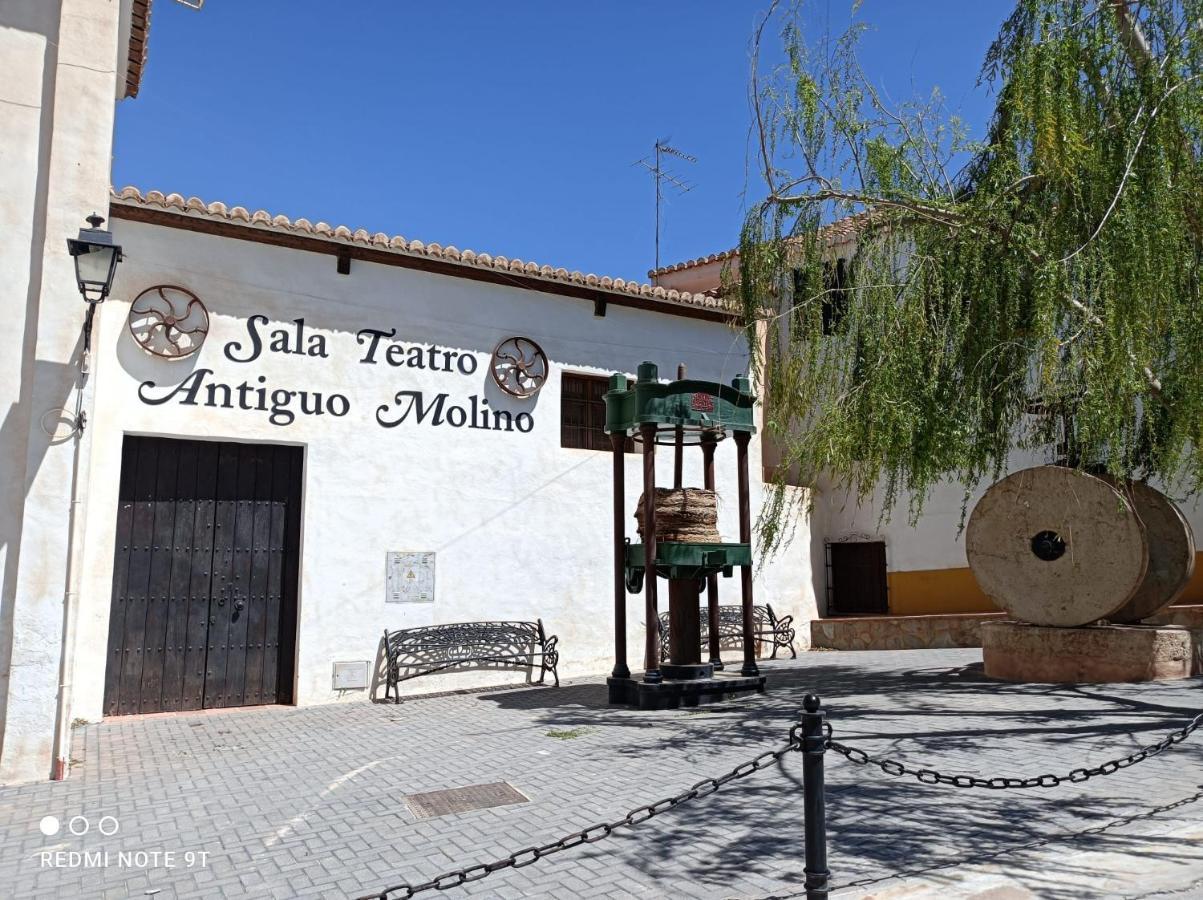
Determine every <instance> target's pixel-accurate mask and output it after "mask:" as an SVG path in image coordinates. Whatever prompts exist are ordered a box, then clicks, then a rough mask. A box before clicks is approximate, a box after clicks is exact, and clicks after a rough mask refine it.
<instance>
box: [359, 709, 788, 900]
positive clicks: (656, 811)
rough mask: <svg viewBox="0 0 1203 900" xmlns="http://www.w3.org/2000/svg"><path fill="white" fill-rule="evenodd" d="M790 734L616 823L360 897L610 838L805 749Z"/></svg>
mask: <svg viewBox="0 0 1203 900" xmlns="http://www.w3.org/2000/svg"><path fill="white" fill-rule="evenodd" d="M789 734H790V736H789V741H788V742H787V743H785V744H783V745H781V746H780V747H778V748H777V749H775V750H768V751H766V752H764V753H761V754H760V755H759V756H755V757H753V758H752V759H749V760H747V761H746V762H742V763H740V764H739V765H738V766H736V767H735V768H734V769H732V770H731V771H729V772H727V773H726V774H724V775H719V776H718V777H716V778H704V779H702V780H701V781H699V782H698V783H697V784H695V785H693V787H691V788H689V790H687V791H683V792H682V793H680V794H677V795H675V796H673V797H665V798H664V799H663V800H657V801H656V802H655V803H647V804H644V805H643V806H637V807H635V808H634V809H633V810H631V811H630V812H629V813H627V814H626V815H625V816H623V817H622V818H621V819H615V820H614V821H613V822H598V823H597V824H596V825H590V826H589V827H588V828H583V829H581V830H580V831H575V832H573V833H572V834H569V835H566V836H565V837H562V838H560V839H559V840H558V841H552V842H551V843H549V844H543V845H541V846H538V847H526V848H524V849H522V850H519V851H517V852H516V853H511V854H510V855H509V856H506V857H502V858H501V859H497V860H493V861H492V862H486V863H477V864H476V865H474V866H466V867H465V868H462V869H452V870H451V871H449V872H444V873H442V874H441V875H438V876H436V877H434V878H432V879H430V880H429V881H423V882H420V883H419V884H409V883H408V882H407V883H404V884H398V885H394V886H393V887H388V888H385V889H384V890H383V891H381V892H380V893H378V894H367V895H365V896H363V897H360V898H358V900H408V898H409V897H413V896H415V895H416V894H421V893H424V892H425V891H446V890H449V889H450V888H455V887H459V886H460V885H463V884H467V883H469V882H471V881H479V880H480V879H482V878H487V877H488V876H489V875H492V874H493V873H494V872H500V871H502V870H503V869H511V868H513V869H521V868H523V867H524V866H529V865H531V864H532V863H536V862H538V861H539V860H541V859H543V858H544V857H546V856H551V855H552V854H553V853H559V852H560V851H561V850H570V849H572V848H573V847H579V846H580V845H581V844H593V843H596V842H597V841H600V840H602V839H603V838H608V837H609V836H610V835H611V834H613V833H614V832H615V831H616V830H617V829H619V828H627V827H630V826H631V825H639V824H641V823H642V822H646V821H647V820H648V819H652V818H655V817H656V816H658V815H660V814H661V813H665V812H668V811H669V810H670V809H675V808H676V807H678V806H680V805H682V804H683V803H689V802H690V801H691V800H699V799H701V798H702V797H709V796H710V795H711V794H713V793H716V792H717V791H718V790H720V789H721V788H722V787H724V786H725V785H727V784H730V783H731V782H733V781H738V780H740V779H741V778H747V777H748V776H749V775H751V774H753V773H755V772H759V771H761V770H762V769H767V768H768V767H769V766H773V765H776V764H778V763H779V762H781V758H782V757H783V756H785V755H786V754H788V753H792V752H793V751H795V750H801V749H802V737H801V726H799V725H795V726H794V727H793V728H791V729H790V733H789Z"/></svg>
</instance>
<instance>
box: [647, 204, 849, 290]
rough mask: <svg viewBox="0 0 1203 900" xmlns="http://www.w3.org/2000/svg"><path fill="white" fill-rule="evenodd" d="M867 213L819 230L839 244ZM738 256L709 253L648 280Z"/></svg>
mask: <svg viewBox="0 0 1203 900" xmlns="http://www.w3.org/2000/svg"><path fill="white" fill-rule="evenodd" d="M868 216H869V213H865V212H859V213H855V214H853V215H851V216H845V217H844V218H842V219H836V221H834V222H832V223H831V224H830V225H824V226H823V227H822V228H821V229H819V230H820V231H821V232H822V233H823V235H824V236H825V237H826V238H827V239H828V241H829V243H832V244H839V243H842V242H843V241H845V240H847V239H848V238H850V237H853V236H855V234H856V233H857V231H858V230H860V228H861V226H862V225H863V224H864V222H865V221H866V220H867V217H868ZM738 256H739V248H738V247H732V248H731V249H730V250H724V251H722V252H721V253H711V254H710V255H709V256H699V257H698V258H697V259H687V260H686V261H685V262H679V263H673V264H672V265H671V266H661V267H660V268H659V269H652V270H650V271H649V272H648V273H647V276H648V278H655V277H657V276H658V275H667V274H668V273H669V272H680V271H682V270H684V269H696V268H697V267H698V266H705V265H709V264H710V263H716V262H726V261H727V260H729V259H736V258H737V257H738Z"/></svg>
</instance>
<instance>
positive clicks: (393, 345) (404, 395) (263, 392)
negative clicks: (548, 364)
mask: <svg viewBox="0 0 1203 900" xmlns="http://www.w3.org/2000/svg"><path fill="white" fill-rule="evenodd" d="M267 323H268V318H267V316H264V315H254V316H251V317H250V318H249V319H247V321H246V330H247V340H246V343H245V344H244V343H243V342H242V341H230V342H229V343H227V344H226V345H225V347H224V348H223V352H224V354H225V357H226V359H228V360H230V361H231V362H234V363H240V364H249V363H253V362H255V361H256V360H257V359H259V358H260V356H262V355H263V353H264V352H265V350H266V352H268V353H281V354H287V355H290V356H304V357H318V358H321V359H329V357H330V354H329V352H328V349H327V346H326V338H325V336H324V335H322V334H313V333H311V334H308V335H307V334H306V332H305V320H304V319H303V318H300V319H294V320H293V321H292V322H291V323H290V325H288V326H280V327H276V328H272V329H271V330H268V329H267V328H266V325H267ZM265 335H266V345H265ZM396 336H397V331H396V329H389V330H388V331H379V330H377V329H375V328H364V329H363V330H361V331H359V332H358V333H357V334H356V335H355V341H356V343H357V344H358V345H359V347H360V349H359V351H358V356H359V360H358V361H359V363H360V364H361V365H367V366H378V365H384V366H388V367H391V368H396V369H400V368H405V369H423V370H428V371H432V372H445V373H458V374H460V375H472V374H474V373H475V372H476V367H477V360H476V356H475V355H473V354H471V353H462V352H460V351H458V350H447V349H443V348H441V347H439V346H438V345H436V344H406V343H401V342H398V341H395V340H393V339H394V338H395V337H396ZM138 399H140V400H141V401H142V402H143V403H146V404H149V405H151V406H161V405H162V404H164V403H168V402H170V401H172V400H174V401H175V402H176V403H178V404H179V405H180V406H205V407H209V408H213V409H241V410H246V411H248V412H260V413H266V414H267V420H268V421H269V422H271V424H273V425H281V426H284V425H291V424H292V423H293V422H294V421H296V418H297V416H298V415H301V416H324V415H331V416H334V417H335V418H342V417H343V416H345V415H347V413H349V412H350V411H351V401H350V400H349V399H347V397H346V395H345V394H339V393H322V392H320V391H308V390H306V391H295V390H290V389H288V388H282V387H281V388H273V387H269V386H268V384H267V376H265V375H258V376H255V378H254V380H253V381H252V380H250V379H247V380H245V381H243V382H242V383H241V384H237V385H232V384H229V383H226V382H223V381H218V380H216V379H215V378H214V377H213V370H212V369H204V368H201V369H196V370H194V371H193V372H192V373H190V374H189V375H188V377H187V378H185V379H184V380H183V381H181V382H180V383H179V384H177V385H175V386H174V387H167V386H159V384H158V383H157V382H154V381H144V382H142V383H141V384H140V385H139V386H138ZM376 421H377V423H379V425H380V426H381V427H383V428H396V427H397V426H398V425H402V424H414V425H429V426H434V427H439V426H442V425H449V426H451V427H452V428H477V429H485V430H489V431H515V430H516V431H520V432H522V433H524V434H525V433H526V432H529V431H530V430H531V429H532V428H534V427H535V420H534V418H533V417H532V416H531V414H530V413H528V412H520V413H511V412H509V411H507V410H502V409H490V408H489V401H488V400H487V399H485V398H484V397H481V396H479V395H477V394H471V395H469V396H468V397H467V398H466V399H465V400H461V401H460V402H458V403H456V402H454V401H452V399H451V396H450V395H449V394H447V393H446V392H442V393H439V394H435V395H433V396H431V397H427V396H426V394H425V392H423V391H413V390H406V391H398V392H397V394H396V395H395V396H394V397H393V400H392V402H391V403H384V404H381V405H380V406H378V407H377V408H376Z"/></svg>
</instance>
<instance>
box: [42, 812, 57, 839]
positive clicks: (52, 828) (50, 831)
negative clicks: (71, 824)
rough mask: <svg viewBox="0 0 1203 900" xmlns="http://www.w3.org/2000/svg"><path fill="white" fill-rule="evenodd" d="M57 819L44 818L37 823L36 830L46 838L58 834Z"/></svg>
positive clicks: (52, 817)
mask: <svg viewBox="0 0 1203 900" xmlns="http://www.w3.org/2000/svg"><path fill="white" fill-rule="evenodd" d="M58 827H59V826H58V819H57V818H56V817H54V816H46V817H45V818H44V819H42V821H40V822H39V823H38V830H40V831H41V832H42V834H44V835H46V837H50V836H51V835H55V834H58Z"/></svg>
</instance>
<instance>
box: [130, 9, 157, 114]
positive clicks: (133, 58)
mask: <svg viewBox="0 0 1203 900" xmlns="http://www.w3.org/2000/svg"><path fill="white" fill-rule="evenodd" d="M152 2H153V0H134V2H133V6H132V8H131V10H130V27H129V54H128V55H127V57H126V63H125V96H127V97H137V96H138V88H139V87H141V86H142V69H143V68H144V67H145V66H146V54H147V52H148V51H149V49H150V4H151V3H152Z"/></svg>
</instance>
